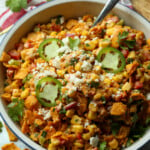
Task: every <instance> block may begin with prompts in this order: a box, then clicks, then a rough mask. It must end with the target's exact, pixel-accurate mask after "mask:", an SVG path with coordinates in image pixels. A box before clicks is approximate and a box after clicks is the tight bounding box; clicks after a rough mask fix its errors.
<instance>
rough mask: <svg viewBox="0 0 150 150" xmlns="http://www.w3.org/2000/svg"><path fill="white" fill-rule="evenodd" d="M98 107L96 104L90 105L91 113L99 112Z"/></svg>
mask: <svg viewBox="0 0 150 150" xmlns="http://www.w3.org/2000/svg"><path fill="white" fill-rule="evenodd" d="M97 109H98V108H97V105H96V104H94V103H90V104H89V110H90V111H93V112H96V111H97Z"/></svg>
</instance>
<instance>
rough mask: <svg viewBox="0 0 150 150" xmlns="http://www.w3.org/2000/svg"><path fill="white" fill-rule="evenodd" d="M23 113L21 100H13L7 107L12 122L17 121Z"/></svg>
mask: <svg viewBox="0 0 150 150" xmlns="http://www.w3.org/2000/svg"><path fill="white" fill-rule="evenodd" d="M23 112H24V102H23V100H18V99H13V101H12V102H11V103H10V104H9V105H8V114H9V116H10V117H11V118H12V120H13V121H19V120H20V118H21V117H22V116H23Z"/></svg>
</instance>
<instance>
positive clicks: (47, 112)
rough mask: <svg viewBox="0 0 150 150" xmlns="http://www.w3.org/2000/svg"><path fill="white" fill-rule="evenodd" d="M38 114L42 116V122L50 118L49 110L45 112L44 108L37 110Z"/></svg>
mask: <svg viewBox="0 0 150 150" xmlns="http://www.w3.org/2000/svg"><path fill="white" fill-rule="evenodd" d="M38 114H39V115H42V116H43V117H44V118H43V119H44V120H47V119H49V118H50V117H51V112H50V110H45V109H44V108H39V110H38Z"/></svg>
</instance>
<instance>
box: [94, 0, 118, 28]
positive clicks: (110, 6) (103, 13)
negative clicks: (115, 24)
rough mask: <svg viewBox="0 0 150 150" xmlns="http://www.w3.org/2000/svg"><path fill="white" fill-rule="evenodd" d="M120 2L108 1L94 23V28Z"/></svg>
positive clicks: (115, 0)
mask: <svg viewBox="0 0 150 150" xmlns="http://www.w3.org/2000/svg"><path fill="white" fill-rule="evenodd" d="M118 2H119V0H108V1H107V3H106V4H105V6H104V8H103V9H102V11H101V12H100V14H99V16H98V17H97V19H96V21H95V22H94V23H93V25H92V27H94V26H95V25H97V23H99V22H100V21H101V20H102V19H103V18H104V17H105V16H106V15H107V14H108V13H109V12H110V11H111V10H112V9H113V8H114V6H115V5H116V4H117V3H118Z"/></svg>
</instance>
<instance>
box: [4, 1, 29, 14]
mask: <svg viewBox="0 0 150 150" xmlns="http://www.w3.org/2000/svg"><path fill="white" fill-rule="evenodd" d="M6 6H7V7H9V8H10V9H11V10H12V11H13V12H18V11H20V10H21V9H22V8H26V7H27V0H7V1H6Z"/></svg>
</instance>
